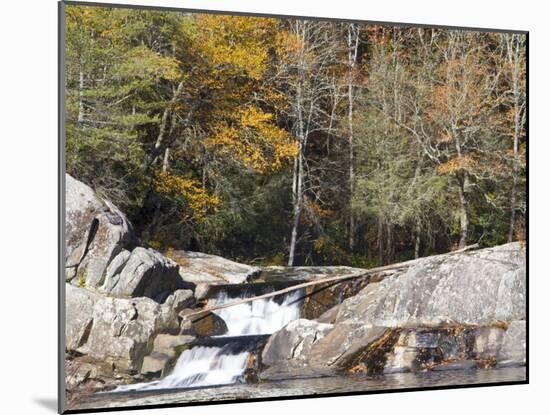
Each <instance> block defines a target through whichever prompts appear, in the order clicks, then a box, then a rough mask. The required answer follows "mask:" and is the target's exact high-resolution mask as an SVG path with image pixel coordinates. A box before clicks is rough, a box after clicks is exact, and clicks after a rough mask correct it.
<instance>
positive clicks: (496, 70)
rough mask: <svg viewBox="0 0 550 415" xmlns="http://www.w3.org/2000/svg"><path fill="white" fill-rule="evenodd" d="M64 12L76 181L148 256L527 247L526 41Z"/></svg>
mask: <svg viewBox="0 0 550 415" xmlns="http://www.w3.org/2000/svg"><path fill="white" fill-rule="evenodd" d="M66 11H67V14H66V34H65V35H66V50H65V57H66V62H65V64H66V117H65V118H66V169H67V172H68V173H70V174H71V175H73V176H74V177H76V178H77V179H79V180H82V181H84V182H85V183H87V184H89V185H90V186H91V187H92V188H94V189H96V191H97V192H98V193H100V194H102V195H104V196H105V197H107V198H109V199H110V200H112V201H113V203H115V204H116V205H117V206H119V207H120V208H121V209H122V210H123V211H124V212H126V213H127V214H128V216H129V219H130V220H131V222H132V223H133V224H134V225H135V227H136V231H137V233H138V234H139V235H140V237H141V240H142V243H143V244H145V245H149V246H151V247H154V248H156V249H159V250H163V251H167V250H169V249H185V250H191V251H202V252H207V253H212V254H218V255H222V256H225V257H228V258H231V259H234V260H237V261H240V262H246V263H250V264H258V265H291V266H292V265H353V266H361V267H371V266H376V265H384V264H389V263H393V262H397V261H402V260H406V259H411V258H417V257H422V256H426V255H430V254H434V253H442V252H447V251H451V250H454V249H458V248H463V247H465V246H467V245H468V244H473V243H478V244H479V245H480V246H493V245H497V244H501V243H504V242H507V241H513V240H524V239H525V232H526V231H525V222H526V220H525V219H526V214H527V212H526V208H527V206H526V169H527V165H526V147H527V131H526V118H527V108H526V41H527V39H526V35H524V34H514V33H500V32H483V31H464V30H460V31H459V30H448V29H446V30H443V29H437V28H433V29H432V28H420V27H405V26H390V25H380V24H370V23H356V22H336V21H323V20H303V19H291V18H267V17H250V16H230V15H221V14H220V15H218V14H206V13H205V14H199V13H184V12H181V13H175V12H173V11H171V12H167V11H158V10H145V9H144V10H141V9H122V8H120V9H116V8H107V7H95V6H89V7H85V6H71V5H68V6H67V8H66Z"/></svg>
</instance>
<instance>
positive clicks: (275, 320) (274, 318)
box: [114, 291, 301, 392]
mask: <svg viewBox="0 0 550 415" xmlns="http://www.w3.org/2000/svg"><path fill="white" fill-rule="evenodd" d="M300 297H301V292H300V291H295V292H293V293H290V294H288V295H286V296H285V297H284V298H283V300H282V302H281V303H280V304H279V303H277V302H276V301H274V300H273V299H272V298H269V299H261V300H255V301H252V302H250V303H244V304H238V305H235V306H232V307H227V308H224V309H220V310H216V311H214V312H215V313H216V314H217V315H218V316H219V317H221V318H222V319H223V320H224V321H225V323H226V325H227V329H228V331H227V333H226V334H225V335H223V336H218V337H229V336H231V337H235V336H237V337H238V336H250V335H260V334H271V333H274V332H275V331H277V330H280V329H281V328H283V327H284V326H285V325H286V324H287V323H289V322H291V321H292V320H296V319H298V318H300ZM238 299H239V298H231V297H229V296H228V295H227V294H226V293H224V292H223V293H220V294H219V295H218V297H217V298H216V299H215V300H211V301H210V303H209V305H215V304H225V303H228V302H233V301H236V300H238ZM243 338H245V337H243ZM226 346H228V345H226ZM249 355H250V352H249V351H247V350H244V351H239V352H237V353H235V352H234V351H232V350H231V347H205V346H195V347H193V348H192V349H189V350H185V351H184V352H183V353H182V354H181V355H180V357H179V358H178V361H177V363H176V365H175V367H174V369H173V371H172V373H171V374H170V375H168V376H166V377H164V378H163V379H160V380H158V381H154V382H147V383H137V384H132V385H122V386H119V387H117V388H116V389H115V390H114V392H127V391H145V390H153V389H173V388H192V387H201V386H214V385H227V384H231V383H235V382H237V381H239V378H240V377H241V376H242V375H243V373H244V371H245V369H246V363H247V361H248V357H249Z"/></svg>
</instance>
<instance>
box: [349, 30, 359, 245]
mask: <svg viewBox="0 0 550 415" xmlns="http://www.w3.org/2000/svg"><path fill="white" fill-rule="evenodd" d="M354 36H355V38H354ZM358 47H359V31H358V30H356V29H355V25H354V24H353V23H351V24H350V25H349V26H348V130H349V137H348V144H349V198H350V199H349V249H350V251H351V252H353V249H354V247H355V216H354V214H353V208H352V201H353V195H354V193H355V171H354V157H353V156H354V154H353V144H354V143H353V71H354V68H355V64H356V62H357V51H358Z"/></svg>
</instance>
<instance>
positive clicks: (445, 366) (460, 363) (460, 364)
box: [432, 360, 478, 371]
mask: <svg viewBox="0 0 550 415" xmlns="http://www.w3.org/2000/svg"><path fill="white" fill-rule="evenodd" d="M477 367H478V362H476V361H475V360H457V361H455V362H445V363H442V364H440V365H438V366H435V367H434V368H433V369H432V370H435V371H441V370H470V369H476V368H477Z"/></svg>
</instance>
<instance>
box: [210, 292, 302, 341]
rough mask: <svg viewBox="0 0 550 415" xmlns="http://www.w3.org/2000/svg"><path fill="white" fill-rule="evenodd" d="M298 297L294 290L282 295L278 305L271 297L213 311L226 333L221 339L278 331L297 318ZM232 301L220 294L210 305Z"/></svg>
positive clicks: (298, 316) (298, 311)
mask: <svg viewBox="0 0 550 415" xmlns="http://www.w3.org/2000/svg"><path fill="white" fill-rule="evenodd" d="M300 297H301V293H300V291H294V292H293V293H290V294H288V295H286V296H285V297H284V298H283V301H282V303H281V304H279V303H277V302H276V301H275V300H274V299H273V298H266V299H260V300H254V301H252V302H249V303H243V304H237V305H234V306H232V307H228V308H222V309H220V310H215V311H214V313H215V314H217V315H218V316H219V317H221V318H222V319H223V320H224V321H225V324H226V325H227V333H226V334H224V336H244V335H252V334H271V333H274V332H276V331H278V330H280V329H282V328H283V327H284V326H286V325H287V324H288V323H290V322H291V321H292V320H296V319H298V318H300V304H299V299H300ZM235 300H238V298H230V297H229V296H228V295H227V294H226V293H225V292H222V293H220V294H218V297H217V298H216V299H215V300H214V301H213V305H218V304H220V305H221V304H226V303H230V302H233V301H235Z"/></svg>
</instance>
